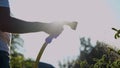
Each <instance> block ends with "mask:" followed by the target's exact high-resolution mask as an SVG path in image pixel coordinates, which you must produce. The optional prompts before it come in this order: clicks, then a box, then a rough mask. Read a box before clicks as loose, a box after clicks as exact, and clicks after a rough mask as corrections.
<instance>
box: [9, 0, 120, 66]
mask: <svg viewBox="0 0 120 68" xmlns="http://www.w3.org/2000/svg"><path fill="white" fill-rule="evenodd" d="M10 3H11V12H12V14H13V15H14V17H17V18H20V19H23V20H27V21H41V22H48V23H49V22H62V21H78V27H77V30H76V31H73V30H71V29H70V28H69V27H67V26H65V30H64V31H63V33H62V34H61V35H60V36H59V37H58V38H57V39H55V40H53V42H52V43H51V44H49V46H48V47H47V48H46V51H45V53H44V54H43V56H42V60H41V61H44V62H48V63H52V64H53V65H55V66H57V62H58V61H60V60H61V61H62V60H64V59H68V58H69V59H70V58H74V57H75V56H77V55H78V54H79V47H80V41H79V38H80V37H90V38H91V39H92V42H95V41H96V40H100V41H104V42H106V43H110V44H111V45H115V46H118V45H119V44H120V42H119V40H120V39H117V40H115V39H114V37H113V35H114V31H112V30H111V28H112V27H116V28H120V23H119V22H120V13H119V12H120V4H119V3H120V1H119V0H11V2H10ZM26 3H27V4H26ZM21 36H22V38H23V39H24V41H25V43H24V48H25V52H24V53H25V56H26V57H31V58H34V59H35V58H36V55H37V53H38V51H39V49H40V47H41V45H42V44H43V43H44V40H45V38H46V37H47V36H48V34H45V33H43V32H38V33H30V34H23V35H21ZM118 47H119V46H118Z"/></svg>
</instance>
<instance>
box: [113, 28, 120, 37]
mask: <svg viewBox="0 0 120 68" xmlns="http://www.w3.org/2000/svg"><path fill="white" fill-rule="evenodd" d="M112 30H114V31H116V33H115V35H114V37H115V39H117V38H119V37H120V35H119V34H120V30H117V29H116V28H112Z"/></svg>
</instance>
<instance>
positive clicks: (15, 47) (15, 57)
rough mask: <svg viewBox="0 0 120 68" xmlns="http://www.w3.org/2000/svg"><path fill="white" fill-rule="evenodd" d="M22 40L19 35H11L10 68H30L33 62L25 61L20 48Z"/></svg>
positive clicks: (30, 60)
mask: <svg viewBox="0 0 120 68" xmlns="http://www.w3.org/2000/svg"><path fill="white" fill-rule="evenodd" d="M23 42H24V41H23V39H22V38H21V37H20V35H19V34H13V35H12V40H11V51H10V52H11V55H10V66H11V68H32V66H33V63H34V61H33V60H32V59H30V58H29V59H25V58H24V55H23V53H22V52H21V51H20V48H22V46H23Z"/></svg>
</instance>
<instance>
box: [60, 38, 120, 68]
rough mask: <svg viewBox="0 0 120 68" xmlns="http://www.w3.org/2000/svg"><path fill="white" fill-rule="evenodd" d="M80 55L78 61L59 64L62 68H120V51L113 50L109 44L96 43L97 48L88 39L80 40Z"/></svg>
mask: <svg viewBox="0 0 120 68" xmlns="http://www.w3.org/2000/svg"><path fill="white" fill-rule="evenodd" d="M80 42H81V48H82V49H81V48H80V55H79V56H78V58H76V60H73V61H71V62H69V63H68V62H67V63H61V62H60V63H59V66H60V68H119V67H120V50H117V49H115V48H112V47H111V46H110V45H109V44H105V43H103V42H99V41H97V42H96V46H95V47H93V45H92V44H91V42H90V39H89V38H88V39H87V40H85V38H81V39H80Z"/></svg>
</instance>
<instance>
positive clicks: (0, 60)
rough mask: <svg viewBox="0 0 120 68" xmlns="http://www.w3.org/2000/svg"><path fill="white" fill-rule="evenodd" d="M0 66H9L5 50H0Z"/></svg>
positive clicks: (3, 67) (5, 67)
mask: <svg viewBox="0 0 120 68" xmlns="http://www.w3.org/2000/svg"><path fill="white" fill-rule="evenodd" d="M0 68H10V66H9V54H8V53H7V52H5V51H0Z"/></svg>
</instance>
